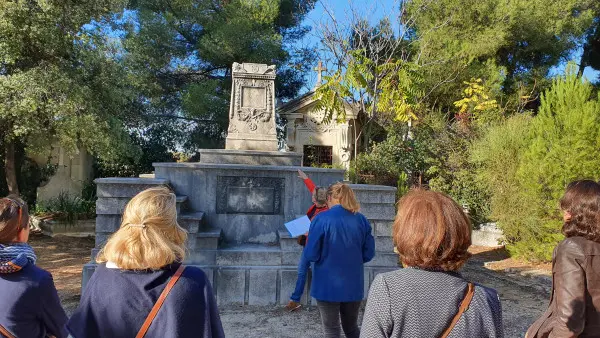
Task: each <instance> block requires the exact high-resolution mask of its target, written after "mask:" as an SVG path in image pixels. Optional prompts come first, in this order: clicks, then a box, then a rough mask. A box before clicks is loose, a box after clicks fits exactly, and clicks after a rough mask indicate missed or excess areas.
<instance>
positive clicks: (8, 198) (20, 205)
mask: <svg viewBox="0 0 600 338" xmlns="http://www.w3.org/2000/svg"><path fill="white" fill-rule="evenodd" d="M5 199H7V200H9V201H11V202H12V203H13V204H14V205H16V206H17V210H18V211H17V212H18V213H19V218H18V223H17V229H20V228H21V226H22V225H23V224H22V223H21V222H22V221H23V206H24V205H25V204H24V203H23V202H21V201H19V200H16V199H13V198H10V197H5Z"/></svg>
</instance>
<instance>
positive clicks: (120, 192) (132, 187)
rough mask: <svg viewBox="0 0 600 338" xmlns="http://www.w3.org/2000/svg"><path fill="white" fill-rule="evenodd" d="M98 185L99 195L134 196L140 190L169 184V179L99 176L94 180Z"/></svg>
mask: <svg viewBox="0 0 600 338" xmlns="http://www.w3.org/2000/svg"><path fill="white" fill-rule="evenodd" d="M94 183H96V185H97V195H98V197H108V198H110V197H114V198H118V197H129V198H131V197H133V196H135V195H137V194H138V193H139V192H141V191H143V190H146V189H148V188H152V187H156V186H168V185H169V180H166V179H160V178H158V179H157V178H135V177H129V178H124V177H122V178H98V179H96V180H94Z"/></svg>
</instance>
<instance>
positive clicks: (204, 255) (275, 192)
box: [83, 152, 398, 305]
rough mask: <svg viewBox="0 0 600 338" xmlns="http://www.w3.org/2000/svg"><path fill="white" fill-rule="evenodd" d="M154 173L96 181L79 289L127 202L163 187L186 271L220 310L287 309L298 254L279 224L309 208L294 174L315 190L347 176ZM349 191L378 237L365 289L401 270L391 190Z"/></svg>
mask: <svg viewBox="0 0 600 338" xmlns="http://www.w3.org/2000/svg"><path fill="white" fill-rule="evenodd" d="M208 153H209V154H211V153H212V152H208ZM204 154H206V153H204ZM284 154H285V153H284ZM244 155H245V154H244ZM278 155H279V154H275V157H277V156H278ZM209 157H210V155H209ZM200 159H201V161H204V160H206V157H205V156H204V155H201V158H200ZM208 161H209V162H210V160H208ZM154 167H155V175H154V177H152V176H146V177H143V178H102V179H98V180H96V181H95V182H96V184H97V194H98V202H97V206H96V209H97V214H98V215H97V219H96V248H95V249H94V250H93V251H92V260H91V262H90V263H89V264H87V265H86V266H85V267H84V271H83V285H84V286H83V287H85V283H86V282H87V281H88V280H89V278H90V276H91V275H92V273H93V271H94V269H95V265H96V264H95V261H94V258H95V256H96V254H97V252H98V250H99V248H101V247H102V245H103V244H104V243H105V242H106V240H107V238H108V237H109V236H110V235H111V234H112V233H113V232H114V231H116V230H117V229H118V228H119V225H120V220H121V214H122V212H123V209H124V207H125V205H126V204H127V202H128V201H129V200H130V199H131V198H132V197H133V196H135V195H136V194H137V193H138V192H140V191H142V190H144V189H147V188H149V187H152V186H163V185H164V186H170V187H171V188H172V189H173V190H174V191H175V193H176V195H177V212H178V221H179V224H180V225H181V226H182V227H184V228H185V229H186V230H187V231H188V233H189V236H188V243H187V248H188V256H187V258H186V261H185V264H188V265H194V266H198V267H200V268H202V269H203V270H204V271H205V272H206V273H207V275H208V276H209V278H210V280H211V282H212V283H213V286H214V290H215V293H216V296H217V301H218V303H219V304H220V305H230V304H237V305H274V304H285V303H286V302H287V301H288V299H289V296H290V295H291V292H292V290H293V288H294V285H295V281H296V277H297V263H298V261H299V259H300V254H301V249H302V248H301V247H300V246H299V245H298V244H297V243H296V239H295V238H290V236H289V234H288V233H287V231H286V230H285V227H284V226H283V224H284V223H285V222H287V221H290V220H292V219H295V218H297V217H300V216H302V215H304V214H305V213H306V210H307V209H308V207H310V205H311V203H312V202H311V196H310V194H309V193H308V191H307V189H306V187H305V185H304V183H303V181H302V180H301V179H299V178H298V173H297V170H298V169H302V170H303V171H305V172H306V173H307V175H308V176H309V177H310V178H311V179H312V180H313V181H314V182H315V184H317V185H318V186H328V185H330V184H332V183H335V182H338V181H342V180H343V177H344V171H343V170H335V169H322V168H309V167H298V166H276V165H248V164H218V163H204V162H200V163H155V164H154ZM351 187H352V189H353V190H354V191H355V193H356V196H357V198H358V199H359V201H360V202H361V207H362V208H361V212H362V213H363V214H364V215H365V216H366V217H367V218H368V219H369V221H370V222H371V225H372V227H373V235H374V236H375V243H376V255H375V258H374V259H373V261H371V262H369V263H367V264H365V276H364V278H365V289H368V287H369V285H370V283H371V281H372V280H373V278H374V277H375V275H376V274H378V273H380V272H383V271H390V270H393V269H397V268H398V257H397V255H396V254H394V253H393V243H392V238H391V227H392V223H393V220H394V216H395V194H396V189H395V188H392V187H384V186H372V185H351ZM306 288H307V290H306V291H307V292H306V293H305V296H304V298H303V299H302V302H303V303H304V304H309V303H312V302H313V300H311V299H309V297H307V296H306V295H308V294H309V292H310V276H309V280H308V282H307V286H306Z"/></svg>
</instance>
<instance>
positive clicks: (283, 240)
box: [277, 230, 302, 252]
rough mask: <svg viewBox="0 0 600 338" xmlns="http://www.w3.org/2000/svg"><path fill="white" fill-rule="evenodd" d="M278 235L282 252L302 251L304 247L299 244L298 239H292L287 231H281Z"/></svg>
mask: <svg viewBox="0 0 600 338" xmlns="http://www.w3.org/2000/svg"><path fill="white" fill-rule="evenodd" d="M277 234H278V236H279V247H280V248H281V251H286V252H287V251H292V252H300V251H302V246H301V245H299V244H298V240H297V238H295V237H291V236H290V233H289V232H288V231H287V230H279V231H278V232H277Z"/></svg>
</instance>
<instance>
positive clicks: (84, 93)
mask: <svg viewBox="0 0 600 338" xmlns="http://www.w3.org/2000/svg"><path fill="white" fill-rule="evenodd" d="M122 5H123V3H122V1H119V0H104V1H95V0H89V1H78V2H65V1H58V0H54V1H23V0H19V1H3V2H2V3H0V127H1V128H2V130H3V133H2V143H3V144H4V145H5V148H6V149H5V152H6V156H5V164H6V168H5V169H6V178H7V183H8V186H9V191H10V192H13V193H18V186H17V181H16V173H15V166H14V144H15V142H22V143H25V144H26V145H27V146H28V148H30V149H33V150H35V149H40V148H42V147H43V148H45V149H47V148H48V147H49V146H50V145H51V144H52V143H55V142H58V143H59V144H60V145H62V146H64V147H65V148H66V149H67V150H69V151H76V149H77V148H78V147H79V146H83V147H85V148H87V149H88V150H90V151H92V152H95V153H97V154H98V155H99V156H101V157H104V158H114V157H116V156H118V155H119V153H120V152H123V151H125V148H126V146H127V144H128V142H127V139H126V135H125V134H124V133H123V131H124V129H123V119H124V117H125V116H124V114H123V113H122V112H124V111H126V110H125V109H123V107H125V106H127V105H128V104H129V102H130V101H129V100H128V97H127V93H128V91H127V86H126V84H125V83H124V82H123V81H122V80H121V76H119V74H121V66H120V65H119V64H117V63H116V62H115V61H114V60H111V59H110V58H109V53H110V51H109V50H107V49H105V48H104V46H105V45H104V42H105V41H104V40H103V39H102V38H101V37H99V36H94V35H93V34H88V32H86V31H85V30H84V29H82V26H83V25H85V24H86V23H89V22H90V21H91V20H100V19H101V18H102V16H104V15H106V14H108V13H110V12H111V11H113V10H118V9H119V8H120V6H122Z"/></svg>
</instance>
